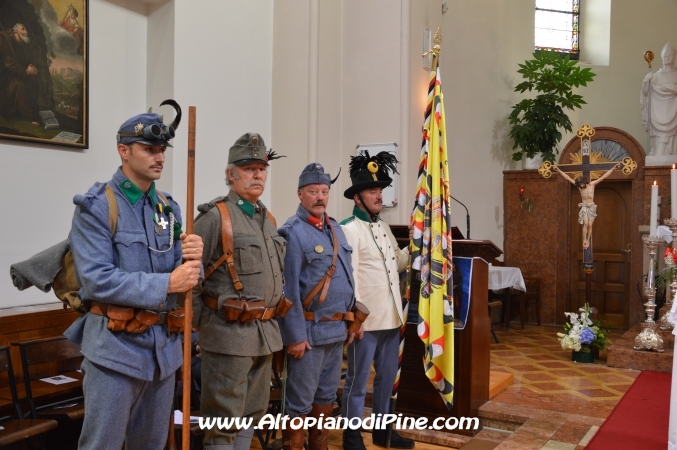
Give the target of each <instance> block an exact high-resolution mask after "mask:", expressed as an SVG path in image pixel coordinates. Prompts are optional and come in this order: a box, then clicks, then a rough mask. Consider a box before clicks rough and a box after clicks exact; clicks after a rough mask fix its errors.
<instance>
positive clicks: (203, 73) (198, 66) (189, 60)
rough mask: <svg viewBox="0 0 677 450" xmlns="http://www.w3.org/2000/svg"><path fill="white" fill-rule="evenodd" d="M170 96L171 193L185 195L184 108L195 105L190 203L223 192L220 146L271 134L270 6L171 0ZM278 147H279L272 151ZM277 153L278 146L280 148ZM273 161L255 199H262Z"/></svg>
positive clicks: (224, 150)
mask: <svg viewBox="0 0 677 450" xmlns="http://www.w3.org/2000/svg"><path fill="white" fill-rule="evenodd" d="M174 4H175V12H174V17H175V25H174V27H175V28H174V49H175V50H174V51H175V54H174V71H173V77H174V81H173V83H174V96H175V99H176V100H177V101H178V102H180V104H181V105H182V107H183V111H184V122H183V125H182V127H181V132H180V136H179V138H177V139H176V142H175V143H174V146H175V148H174V150H173V151H174V160H173V168H172V174H171V176H172V193H173V194H174V196H175V197H176V198H177V199H178V200H179V202H180V203H181V204H182V205H183V204H185V201H186V200H185V199H186V179H187V177H186V167H187V156H186V155H187V128H188V127H187V125H188V106H189V105H195V106H196V107H197V115H196V117H197V126H196V131H197V132H196V139H195V140H196V143H195V146H196V152H195V173H196V181H195V206H196V207H197V205H198V204H200V203H204V202H207V201H209V200H211V199H213V198H214V197H217V196H220V195H226V194H227V193H228V188H227V187H226V185H225V169H226V164H227V161H228V149H229V148H230V146H231V145H232V144H233V143H234V142H235V140H236V139H237V138H239V137H240V136H241V135H243V134H244V133H246V132H257V133H259V134H261V136H262V137H263V139H264V141H265V143H266V146H267V147H269V148H270V147H272V148H273V149H275V150H276V151H277V150H278V147H277V146H276V143H275V142H274V141H273V140H272V139H271V123H272V107H271V103H272V63H273V54H272V51H273V4H272V2H269V1H247V2H236V1H228V2H224V1H222V0H174ZM280 150H281V149H280ZM281 153H283V152H281ZM275 175H277V171H276V170H275V163H273V164H272V165H271V169H270V170H269V174H268V184H267V186H268V188H267V189H266V192H264V194H263V196H262V197H261V200H262V201H263V203H264V204H266V205H270V203H271V191H272V183H273V179H274V178H275Z"/></svg>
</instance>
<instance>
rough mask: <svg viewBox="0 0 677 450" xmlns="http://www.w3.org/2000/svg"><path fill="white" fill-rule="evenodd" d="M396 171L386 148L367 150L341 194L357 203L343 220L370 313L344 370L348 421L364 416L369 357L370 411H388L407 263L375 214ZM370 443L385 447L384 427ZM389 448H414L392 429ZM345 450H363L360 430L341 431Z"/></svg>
mask: <svg viewBox="0 0 677 450" xmlns="http://www.w3.org/2000/svg"><path fill="white" fill-rule="evenodd" d="M391 171H392V172H396V173H397V159H396V158H395V157H394V156H393V155H391V154H390V153H388V152H380V153H379V154H377V155H376V156H369V153H368V152H365V153H364V154H361V155H359V156H356V157H352V158H351V161H350V179H351V181H352V186H351V187H350V188H348V189H347V190H346V191H345V193H344V194H343V195H344V196H345V197H346V198H347V199H351V200H353V201H354V202H355V207H354V208H353V215H352V216H351V217H349V218H348V219H346V220H344V221H343V222H342V223H341V227H342V228H343V232H344V233H345V235H346V238H347V240H348V243H349V244H350V245H351V246H352V248H353V253H352V265H353V276H354V278H355V298H356V300H357V301H360V302H362V303H364V304H365V305H366V306H367V308H369V311H370V312H371V314H370V315H369V317H368V318H367V319H366V320H365V322H364V324H363V331H364V336H363V338H362V339H359V340H357V339H356V340H355V341H353V343H352V344H351V345H349V346H348V373H347V375H346V382H345V386H344V388H343V403H342V414H343V417H346V418H348V419H353V418H357V417H359V418H362V411H363V408H364V399H365V396H366V392H367V381H368V380H369V372H370V368H371V364H372V361H373V363H374V369H375V372H376V377H375V378H374V391H373V397H372V412H373V413H374V414H387V413H389V412H390V394H391V391H392V387H393V383H394V382H395V376H396V375H397V366H398V353H399V342H400V341H399V334H400V327H401V326H402V324H403V320H404V318H403V313H402V298H401V296H400V285H399V275H398V274H399V272H400V271H403V270H405V269H406V267H407V263H408V259H409V252H408V250H406V249H405V250H403V251H402V250H400V249H399V247H398V246H397V242H396V240H395V237H394V236H393V234H392V232H391V231H390V227H389V226H388V224H386V223H385V222H383V221H382V220H381V218H380V216H379V214H380V212H381V209H382V208H383V195H382V191H383V189H384V188H386V187H388V186H389V185H390V183H391V182H392V178H391V177H390V172H391ZM372 438H373V441H374V444H376V445H381V446H384V445H385V441H386V430H376V429H374V430H373V434H372ZM390 446H391V447H393V448H413V447H414V441H412V440H409V439H405V438H403V437H401V436H400V435H399V434H397V433H396V432H395V430H393V432H392V436H391V441H390ZM343 449H344V450H365V446H364V442H363V441H362V435H361V433H360V430H359V429H358V430H351V429H346V430H344V432H343Z"/></svg>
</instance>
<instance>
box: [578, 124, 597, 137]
mask: <svg viewBox="0 0 677 450" xmlns="http://www.w3.org/2000/svg"><path fill="white" fill-rule="evenodd" d="M594 135H595V129H594V128H592V127H591V126H590V125H588V124H587V123H586V124H584V125H583V126H582V127H580V128H579V129H578V131H576V136H578V137H579V138H583V137H589V138H590V137H593V136H594Z"/></svg>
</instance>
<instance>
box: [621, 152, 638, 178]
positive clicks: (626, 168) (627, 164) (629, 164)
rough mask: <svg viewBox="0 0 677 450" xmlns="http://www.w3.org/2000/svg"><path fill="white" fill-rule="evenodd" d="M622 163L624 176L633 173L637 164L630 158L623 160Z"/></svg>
mask: <svg viewBox="0 0 677 450" xmlns="http://www.w3.org/2000/svg"><path fill="white" fill-rule="evenodd" d="M622 163H623V173H624V174H625V175H630V174H631V173H632V172H633V170H635V169H636V168H637V163H636V162H635V161H633V160H632V158H630V157H629V156H628V157H626V158H623V161H622Z"/></svg>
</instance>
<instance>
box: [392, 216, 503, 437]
mask: <svg viewBox="0 0 677 450" xmlns="http://www.w3.org/2000/svg"><path fill="white" fill-rule="evenodd" d="M399 228H400V227H392V229H393V233H394V234H395V236H396V237H397V238H398V242H402V243H404V242H405V241H406V240H407V237H406V235H404V236H401V235H402V234H403V233H402V231H406V227H401V228H404V230H399ZM407 243H408V242H407ZM452 245H453V247H452V252H453V254H454V255H456V256H469V257H472V256H476V255H472V254H468V253H471V252H477V253H478V254H479V255H483V256H485V257H489V261H493V260H495V258H496V256H499V255H500V254H502V252H501V250H500V249H498V247H496V246H495V245H494V244H493V243H491V241H471V240H463V241H457V240H454V241H453V242H452ZM491 255H494V256H491ZM416 278H417V277H416V276H414V277H413V280H414V281H413V282H412V287H411V292H412V299H411V300H410V303H409V308H417V307H418V292H419V288H420V281H416ZM419 280H420V279H419ZM488 285H489V265H488V264H487V262H486V261H485V260H484V259H482V258H479V257H476V258H475V260H474V262H473V269H472V289H471V298H470V310H469V312H468V321H467V324H466V327H465V329H463V330H456V331H455V335H454V399H453V402H454V404H453V407H452V408H451V409H447V408H446V406H445V405H444V402H443V401H442V398H441V397H440V395H439V393H438V392H437V391H436V390H435V388H434V387H433V385H432V383H431V382H430V380H429V379H428V378H427V377H426V375H425V373H424V371H423V354H424V346H423V342H421V339H419V337H418V335H417V333H416V324H413V323H410V324H407V329H406V331H405V341H404V354H403V357H402V358H403V359H402V372H401V374H400V387H399V393H398V396H397V410H396V412H398V413H403V414H404V415H406V416H412V417H428V418H429V420H433V419H435V418H437V417H456V418H459V419H460V418H461V417H478V412H479V408H480V406H482V405H483V404H484V403H486V402H487V401H488V400H489V360H490V353H489V348H490V337H491V321H490V318H489V314H488V291H489V289H488ZM480 430H481V425H480V428H479V429H478V430H467V431H465V430H464V431H461V430H453V432H454V433H461V434H468V435H475V434H476V433H477V432H479V431H480ZM450 431H451V430H450Z"/></svg>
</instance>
